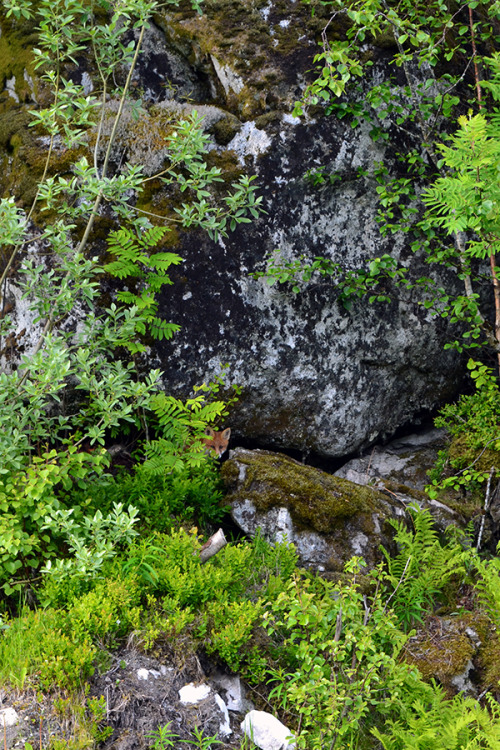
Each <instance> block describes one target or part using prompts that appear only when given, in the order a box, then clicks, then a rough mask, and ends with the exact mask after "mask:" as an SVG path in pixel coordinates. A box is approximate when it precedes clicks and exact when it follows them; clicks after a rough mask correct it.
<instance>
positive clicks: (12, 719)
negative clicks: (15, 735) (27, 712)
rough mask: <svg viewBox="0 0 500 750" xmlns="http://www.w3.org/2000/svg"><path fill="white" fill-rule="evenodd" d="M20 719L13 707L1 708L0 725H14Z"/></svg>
mask: <svg viewBox="0 0 500 750" xmlns="http://www.w3.org/2000/svg"><path fill="white" fill-rule="evenodd" d="M18 721H19V716H18V713H17V711H15V710H14V709H13V708H2V709H0V727H13V726H14V725H15V724H17V723H18Z"/></svg>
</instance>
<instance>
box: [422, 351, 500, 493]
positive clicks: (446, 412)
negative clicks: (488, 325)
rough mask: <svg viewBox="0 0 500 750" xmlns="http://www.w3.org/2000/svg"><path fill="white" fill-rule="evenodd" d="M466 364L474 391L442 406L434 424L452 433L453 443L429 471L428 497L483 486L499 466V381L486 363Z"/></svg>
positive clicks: (496, 471)
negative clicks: (430, 480) (433, 468)
mask: <svg viewBox="0 0 500 750" xmlns="http://www.w3.org/2000/svg"><path fill="white" fill-rule="evenodd" d="M467 366H468V368H469V370H470V374H471V377H472V379H473V380H474V383H475V386H476V392H475V393H473V394H471V395H467V396H461V397H460V399H459V400H458V401H457V402H456V403H454V404H447V405H446V406H444V407H443V408H442V409H441V411H440V413H439V416H438V417H437V419H436V420H435V424H436V427H444V428H445V429H446V430H447V432H448V433H449V434H450V435H451V437H452V443H451V446H450V447H449V448H448V449H447V450H445V451H444V452H443V453H442V454H441V460H440V463H439V465H438V466H437V467H436V469H435V470H434V471H433V472H431V479H432V483H431V485H430V486H429V487H427V491H428V493H429V494H430V496H431V497H436V496H437V494H438V491H440V490H443V489H446V488H450V487H451V488H453V489H454V490H460V489H461V488H466V489H468V490H472V489H473V488H478V487H481V486H484V484H485V483H486V482H487V480H488V478H489V477H490V475H491V474H492V472H493V477H495V476H496V475H497V474H498V471H499V469H500V461H499V455H498V454H499V451H500V391H499V387H498V380H497V378H496V377H495V376H494V375H493V373H492V371H491V369H490V368H488V367H486V365H483V364H481V363H479V362H475V361H474V360H472V359H470V360H469V362H468V365H467ZM450 469H451V474H450ZM448 474H449V475H448Z"/></svg>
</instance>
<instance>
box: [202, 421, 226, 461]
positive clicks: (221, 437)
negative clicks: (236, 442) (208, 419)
mask: <svg viewBox="0 0 500 750" xmlns="http://www.w3.org/2000/svg"><path fill="white" fill-rule="evenodd" d="M205 435H206V437H204V438H202V440H203V442H204V443H205V451H206V452H207V453H212V454H213V453H215V455H216V456H217V458H220V457H221V456H222V454H223V453H225V452H226V451H227V446H228V445H229V438H230V437H231V428H230V427H228V428H227V429H225V430H222V432H216V431H215V430H212V428H211V427H207V428H206V430H205Z"/></svg>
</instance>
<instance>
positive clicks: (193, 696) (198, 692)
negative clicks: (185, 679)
mask: <svg viewBox="0 0 500 750" xmlns="http://www.w3.org/2000/svg"><path fill="white" fill-rule="evenodd" d="M211 690H212V689H211V687H210V685H195V684H194V682H190V683H189V684H188V685H184V687H182V688H181V689H180V690H179V698H180V700H181V703H182V704H183V705H184V706H188V705H191V704H194V703H200V701H203V700H205V698H207V697H208V696H209V695H210V693H211Z"/></svg>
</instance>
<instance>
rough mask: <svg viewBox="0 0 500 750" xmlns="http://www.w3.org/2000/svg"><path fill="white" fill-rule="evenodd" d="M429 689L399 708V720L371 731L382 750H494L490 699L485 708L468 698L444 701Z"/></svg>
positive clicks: (498, 725)
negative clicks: (421, 696) (382, 729)
mask: <svg viewBox="0 0 500 750" xmlns="http://www.w3.org/2000/svg"><path fill="white" fill-rule="evenodd" d="M443 692H444V691H443V690H442V689H441V688H439V687H438V686H433V688H432V690H431V689H429V690H428V694H427V695H426V696H425V697H423V698H422V699H418V700H414V701H413V702H412V703H411V704H409V705H406V706H404V707H403V710H402V712H401V717H400V718H399V719H398V720H396V721H394V720H392V719H389V720H388V721H387V724H386V726H385V727H384V731H379V730H378V729H374V731H373V733H374V735H375V737H376V738H377V739H378V740H380V742H381V743H382V747H383V748H384V750H432V749H435V750H497V748H498V747H500V710H499V708H498V703H497V702H496V701H494V700H493V699H492V698H491V697H490V696H488V698H489V700H488V702H487V708H482V707H481V706H480V705H479V703H477V701H475V700H473V699H472V698H463V697H461V696H457V697H456V698H454V699H453V700H446V699H445V698H444V695H443Z"/></svg>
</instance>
